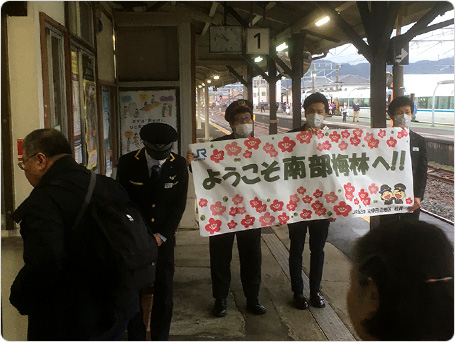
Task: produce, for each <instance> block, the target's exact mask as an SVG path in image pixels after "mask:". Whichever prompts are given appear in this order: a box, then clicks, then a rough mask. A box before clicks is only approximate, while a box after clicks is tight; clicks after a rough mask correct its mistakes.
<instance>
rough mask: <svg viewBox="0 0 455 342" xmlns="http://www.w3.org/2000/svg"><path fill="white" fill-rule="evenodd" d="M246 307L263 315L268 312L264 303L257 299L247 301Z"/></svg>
mask: <svg viewBox="0 0 455 342" xmlns="http://www.w3.org/2000/svg"><path fill="white" fill-rule="evenodd" d="M246 308H247V310H248V311H249V312H251V313H253V314H255V315H263V314H265V313H266V312H267V310H266V309H265V307H264V305H262V304H260V303H259V301H258V300H257V299H253V300H248V299H247V301H246Z"/></svg>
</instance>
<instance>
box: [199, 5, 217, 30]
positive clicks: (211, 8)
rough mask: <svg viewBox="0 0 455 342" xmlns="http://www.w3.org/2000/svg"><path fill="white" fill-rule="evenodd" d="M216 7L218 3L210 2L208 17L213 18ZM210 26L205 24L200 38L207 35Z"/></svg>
mask: <svg viewBox="0 0 455 342" xmlns="http://www.w3.org/2000/svg"><path fill="white" fill-rule="evenodd" d="M217 7H218V2H216V1H214V2H212V7H210V12H209V17H210V18H213V16H214V15H215V13H216V8H217ZM209 26H210V24H209V23H205V24H204V28H203V29H202V33H201V36H203V35H205V34H206V33H207V30H208V29H209Z"/></svg>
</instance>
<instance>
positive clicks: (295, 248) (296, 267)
mask: <svg viewBox="0 0 455 342" xmlns="http://www.w3.org/2000/svg"><path fill="white" fill-rule="evenodd" d="M305 128H306V124H305V125H303V126H302V127H300V128H296V129H293V130H291V131H290V132H300V131H305ZM329 225H330V221H329V220H311V221H300V222H293V223H289V224H288V228H289V238H290V240H291V246H290V249H289V273H290V276H291V289H292V292H294V296H299V295H303V277H302V253H303V249H304V247H305V238H306V233H307V228H308V230H309V233H310V241H309V245H310V253H311V254H310V277H309V278H310V303H312V305H314V306H316V307H323V306H325V304H324V300H323V298H322V296H321V294H320V292H319V291H320V287H321V279H322V270H323V267H324V246H325V242H326V240H327V235H328V233H329Z"/></svg>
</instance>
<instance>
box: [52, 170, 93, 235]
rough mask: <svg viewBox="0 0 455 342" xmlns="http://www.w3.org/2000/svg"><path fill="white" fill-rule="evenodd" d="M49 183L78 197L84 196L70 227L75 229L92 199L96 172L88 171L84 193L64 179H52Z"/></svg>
mask: <svg viewBox="0 0 455 342" xmlns="http://www.w3.org/2000/svg"><path fill="white" fill-rule="evenodd" d="M50 184H52V185H56V186H59V187H62V188H64V189H66V190H69V191H71V192H72V193H73V194H76V195H78V196H80V197H82V195H84V196H85V197H84V202H82V206H81V208H80V209H79V213H78V214H77V217H76V220H75V222H74V224H73V227H72V230H73V231H75V230H76V228H77V227H78V226H79V224H80V222H81V220H82V217H83V216H84V213H85V210H86V209H87V206H88V204H89V203H90V201H91V199H92V195H93V190H94V189H95V185H96V174H95V172H93V171H90V183H89V185H88V188H87V192H86V193H85V192H84V191H83V190H82V189H81V188H79V187H77V186H75V185H74V184H72V183H69V182H67V181H64V180H61V179H57V180H54V181H52V182H51V183H50Z"/></svg>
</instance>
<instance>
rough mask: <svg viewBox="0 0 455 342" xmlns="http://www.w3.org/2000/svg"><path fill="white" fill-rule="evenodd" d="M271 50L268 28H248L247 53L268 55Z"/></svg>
mask: <svg viewBox="0 0 455 342" xmlns="http://www.w3.org/2000/svg"><path fill="white" fill-rule="evenodd" d="M269 48H270V30H269V29H268V28H248V29H247V30H246V53H247V54H259V55H266V54H268V53H269Z"/></svg>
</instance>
